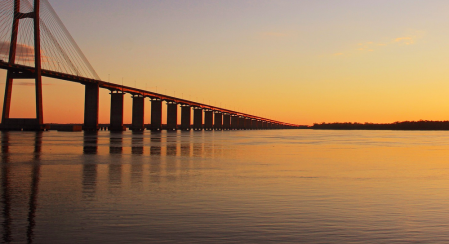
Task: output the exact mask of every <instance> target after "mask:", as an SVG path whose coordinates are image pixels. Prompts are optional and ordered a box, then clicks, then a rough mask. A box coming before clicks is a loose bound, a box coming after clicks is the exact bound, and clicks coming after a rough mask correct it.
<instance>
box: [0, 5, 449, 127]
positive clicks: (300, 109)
mask: <svg viewBox="0 0 449 244" xmlns="http://www.w3.org/2000/svg"><path fill="white" fill-rule="evenodd" d="M50 2H51V3H52V5H53V7H54V8H55V10H56V12H57V13H58V14H59V16H60V18H61V19H62V21H63V22H64V24H65V26H66V27H67V29H68V30H69V31H70V33H71V34H72V36H73V37H74V39H75V40H76V41H77V43H78V45H79V46H80V48H81V49H82V50H83V52H84V54H85V55H86V56H87V58H88V59H89V60H90V62H91V64H92V66H93V67H94V68H95V69H96V71H97V73H98V74H99V75H100V77H101V78H102V79H103V80H105V81H108V80H110V81H111V82H114V83H121V82H122V77H123V81H124V84H125V85H128V86H134V85H136V86H137V87H138V88H143V89H144V88H148V89H149V90H152V91H156V87H157V92H160V93H166V94H168V95H174V94H175V95H176V96H179V97H184V98H186V99H191V100H194V101H198V102H203V101H204V102H206V103H209V101H210V103H211V104H212V105H216V106H220V105H221V106H222V107H226V108H229V109H235V110H239V111H242V112H247V113H251V114H255V115H259V116H264V117H269V118H273V119H277V120H281V121H284V122H290V123H295V124H309V125H311V124H313V123H315V122H318V123H321V122H394V121H402V120H420V119H423V120H449V100H448V99H447V94H448V92H449V69H448V68H447V67H446V66H448V64H449V61H448V57H449V31H448V30H449V15H448V14H447V13H448V12H449V1H447V0H432V1H429V0H427V1H424V0H419V1H417V0H388V1H386V0H372V1H363V0H351V1H350V0H346V1H343V0H340V1H339V0H332V1H331V0H322V1H316V0H301V1H300V0H276V1H274V0H221V1H218V0H191V1H187V0H182V1H181V0H179V1H174V0H164V1H162V0H159V1H149V0H128V1H125V0H107V1H106V0H96V1H87V0H77V1H72V0H58V1H55V0H50ZM109 77H110V78H109ZM0 79H1V80H2V81H1V88H0V95H1V96H2V97H3V93H4V80H5V72H4V71H0ZM44 84H45V86H44V88H43V89H44V120H45V122H46V123H52V122H54V123H56V122H57V123H70V122H73V123H80V122H82V121H83V106H84V87H83V86H82V85H79V84H76V83H69V82H66V81H58V80H52V79H44ZM33 91H34V87H33V86H26V85H16V86H14V89H13V101H12V112H11V116H12V117H33V116H34V113H35V112H34V103H31V104H30V103H28V101H34V100H32V99H30V98H32V97H34V95H33ZM100 99H101V104H100V122H101V123H108V121H109V109H110V108H109V104H110V101H109V99H110V98H109V95H108V91H106V90H102V91H101V93H100ZM1 103H2V104H3V99H2V100H1ZM149 105H150V104H149V102H147V103H146V107H147V108H146V111H148V113H147V114H146V116H145V117H146V122H147V123H148V122H149V115H150V114H149ZM129 122H131V98H130V95H126V96H125V123H129Z"/></svg>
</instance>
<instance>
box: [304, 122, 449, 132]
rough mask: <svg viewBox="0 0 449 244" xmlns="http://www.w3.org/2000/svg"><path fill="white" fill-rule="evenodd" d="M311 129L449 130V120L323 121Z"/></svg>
mask: <svg viewBox="0 0 449 244" xmlns="http://www.w3.org/2000/svg"><path fill="white" fill-rule="evenodd" d="M309 128H311V129H321V130H325V129H328V130H449V121H429V120H420V121H402V122H394V123H390V124H375V123H350V122H349V123H321V124H313V126H310V127H309Z"/></svg>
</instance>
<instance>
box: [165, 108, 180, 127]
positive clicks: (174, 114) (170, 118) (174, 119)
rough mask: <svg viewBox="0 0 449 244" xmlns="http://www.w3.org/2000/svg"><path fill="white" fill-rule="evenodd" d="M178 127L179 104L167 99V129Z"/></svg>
mask: <svg viewBox="0 0 449 244" xmlns="http://www.w3.org/2000/svg"><path fill="white" fill-rule="evenodd" d="M177 129H178V104H177V103H176V102H172V101H167V130H177Z"/></svg>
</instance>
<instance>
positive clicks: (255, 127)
mask: <svg viewBox="0 0 449 244" xmlns="http://www.w3.org/2000/svg"><path fill="white" fill-rule="evenodd" d="M258 123H259V121H257V119H253V120H251V128H252V129H253V130H257V129H258V127H257V126H258Z"/></svg>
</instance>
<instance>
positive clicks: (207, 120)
mask: <svg viewBox="0 0 449 244" xmlns="http://www.w3.org/2000/svg"><path fill="white" fill-rule="evenodd" d="M213 121H214V111H212V110H206V111H204V129H205V130H213V128H214V125H213V123H214V122H213Z"/></svg>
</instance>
